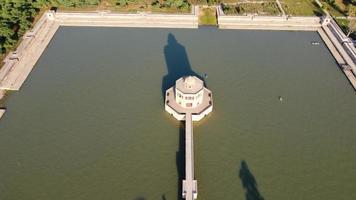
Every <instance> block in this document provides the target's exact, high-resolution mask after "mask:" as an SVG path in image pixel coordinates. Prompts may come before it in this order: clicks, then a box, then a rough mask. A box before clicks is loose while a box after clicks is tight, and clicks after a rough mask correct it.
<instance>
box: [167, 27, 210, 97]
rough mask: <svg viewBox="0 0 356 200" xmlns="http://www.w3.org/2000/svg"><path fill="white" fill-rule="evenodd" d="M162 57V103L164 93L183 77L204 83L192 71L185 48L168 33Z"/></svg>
mask: <svg viewBox="0 0 356 200" xmlns="http://www.w3.org/2000/svg"><path fill="white" fill-rule="evenodd" d="M164 57H165V60H166V66H167V74H166V75H165V76H164V77H163V79H162V87H161V89H162V97H163V101H164V95H165V91H166V90H167V89H168V88H170V87H172V86H173V85H174V84H175V81H176V80H177V79H179V78H181V77H183V76H196V77H198V78H200V79H201V80H203V81H204V78H203V77H202V76H200V75H199V74H198V73H196V72H194V71H193V70H192V68H191V66H190V63H189V59H188V55H187V52H186V50H185V47H184V46H183V45H182V44H180V43H179V42H178V41H177V39H176V38H175V36H174V35H173V34H172V33H169V34H168V36H167V44H166V45H165V46H164ZM204 83H205V81H204Z"/></svg>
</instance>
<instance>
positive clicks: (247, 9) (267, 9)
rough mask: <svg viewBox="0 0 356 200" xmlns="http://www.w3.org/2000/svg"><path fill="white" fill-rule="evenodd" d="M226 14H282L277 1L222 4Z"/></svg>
mask: <svg viewBox="0 0 356 200" xmlns="http://www.w3.org/2000/svg"><path fill="white" fill-rule="evenodd" d="M222 9H223V11H224V13H225V14H226V15H249V14H255V15H280V11H279V8H278V6H277V4H276V2H275V1H273V0H269V1H260V2H259V1H254V2H242V1H241V2H237V3H236V4H222Z"/></svg>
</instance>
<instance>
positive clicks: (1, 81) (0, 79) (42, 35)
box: [0, 13, 58, 90]
mask: <svg viewBox="0 0 356 200" xmlns="http://www.w3.org/2000/svg"><path fill="white" fill-rule="evenodd" d="M47 14H48V13H45V14H44V15H43V16H42V17H41V18H40V20H39V21H38V22H37V23H36V25H35V27H34V28H33V29H32V30H30V31H28V32H26V34H25V35H24V37H23V39H22V42H21V43H20V45H19V46H18V47H17V48H16V50H15V51H14V52H10V53H9V54H8V55H7V56H6V58H5V59H4V60H3V63H4V64H3V66H2V68H1V70H0V90H19V89H20V87H21V85H22V84H23V82H24V81H25V80H26V78H27V76H28V75H29V73H30V72H31V70H32V68H33V66H34V65H35V64H36V62H37V60H38V59H39V57H40V56H41V54H42V53H43V51H44V50H45V48H46V47H47V45H48V43H49V42H50V40H51V39H52V37H53V35H54V33H55V32H56V31H57V29H58V24H57V23H55V21H53V20H51V19H49V18H48V15H47Z"/></svg>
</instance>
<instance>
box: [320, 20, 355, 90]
mask: <svg viewBox="0 0 356 200" xmlns="http://www.w3.org/2000/svg"><path fill="white" fill-rule="evenodd" d="M326 21H327V22H325V23H323V25H322V28H320V29H318V32H319V34H320V36H321V37H322V38H323V40H324V42H325V44H326V45H327V46H328V48H329V50H330V52H331V53H332V55H333V56H334V58H335V60H336V61H337V63H338V64H339V66H340V68H341V70H342V71H343V72H344V73H345V76H346V77H347V78H348V79H349V81H350V83H351V85H352V86H353V88H354V89H355V90H356V66H355V61H356V49H355V47H354V45H353V42H352V40H351V39H350V38H348V37H347V36H346V35H345V34H344V33H343V32H342V30H341V29H340V27H339V26H338V25H337V24H336V22H335V21H334V20H333V19H331V18H328V19H326Z"/></svg>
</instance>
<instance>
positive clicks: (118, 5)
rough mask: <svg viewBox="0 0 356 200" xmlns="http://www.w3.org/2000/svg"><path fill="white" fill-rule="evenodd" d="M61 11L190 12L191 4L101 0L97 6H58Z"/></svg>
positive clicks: (148, 0) (150, 0)
mask: <svg viewBox="0 0 356 200" xmlns="http://www.w3.org/2000/svg"><path fill="white" fill-rule="evenodd" d="M59 9H60V10H61V11H99V10H109V11H112V12H123V13H136V12H149V13H150V12H153V13H190V11H191V5H190V4H189V3H188V2H187V1H182V5H179V7H177V6H176V5H174V4H170V2H168V1H158V0H102V1H101V3H100V4H99V5H98V6H86V7H81V8H66V7H63V8H62V7H61V8H59Z"/></svg>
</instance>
